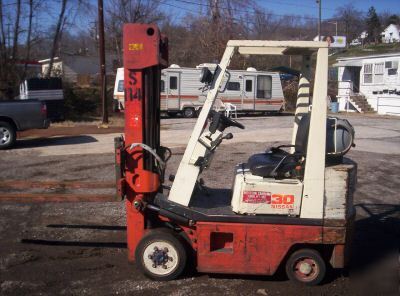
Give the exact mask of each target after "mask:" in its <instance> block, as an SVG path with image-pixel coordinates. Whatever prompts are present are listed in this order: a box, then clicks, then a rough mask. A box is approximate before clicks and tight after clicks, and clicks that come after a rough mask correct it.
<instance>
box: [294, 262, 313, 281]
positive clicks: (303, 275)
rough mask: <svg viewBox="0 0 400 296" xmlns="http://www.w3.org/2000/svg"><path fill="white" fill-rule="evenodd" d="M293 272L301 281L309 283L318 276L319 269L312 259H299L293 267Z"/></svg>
mask: <svg viewBox="0 0 400 296" xmlns="http://www.w3.org/2000/svg"><path fill="white" fill-rule="evenodd" d="M294 272H295V274H296V276H297V278H298V279H299V280H301V281H305V282H308V281H311V280H313V279H315V278H316V277H317V276H318V274H319V268H318V266H317V264H316V262H315V261H314V260H313V259H312V258H301V259H299V260H298V261H297V262H296V264H295V265H294Z"/></svg>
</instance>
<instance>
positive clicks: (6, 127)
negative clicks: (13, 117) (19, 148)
mask: <svg viewBox="0 0 400 296" xmlns="http://www.w3.org/2000/svg"><path fill="white" fill-rule="evenodd" d="M16 140H17V131H16V130H15V127H14V126H13V125H12V124H10V123H8V122H6V121H0V150H1V149H8V148H11V147H12V146H14V144H15V141H16Z"/></svg>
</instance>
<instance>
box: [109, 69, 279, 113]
mask: <svg viewBox="0 0 400 296" xmlns="http://www.w3.org/2000/svg"><path fill="white" fill-rule="evenodd" d="M203 67H208V68H209V69H213V68H214V69H215V64H201V65H199V66H197V67H196V68H183V67H179V66H178V65H171V66H170V67H169V68H167V69H164V70H162V75H161V111H163V112H167V113H168V114H170V115H175V114H177V113H183V115H184V116H185V117H194V116H195V115H196V114H197V113H198V111H199V110H200V109H201V107H202V106H203V104H204V101H205V99H206V96H207V92H208V89H207V88H205V85H204V84H203V83H201V82H200V81H199V76H200V73H201V69H202V68H203ZM123 77H124V72H123V68H119V69H118V71H117V76H116V79H115V86H114V103H115V105H114V106H115V109H119V110H123V107H124V86H123V85H124V84H123ZM226 81H228V82H227V83H226ZM218 98H219V99H220V100H221V102H222V104H221V105H222V106H218V107H220V108H222V109H223V108H224V104H226V103H230V104H233V105H235V106H236V110H238V111H242V112H254V111H256V112H260V111H261V112H280V111H282V110H283V108H284V96H283V91H282V85H281V80H280V76H279V73H276V72H264V71H257V70H256V69H254V68H248V69H247V70H230V71H229V72H228V75H226V77H225V83H223V87H222V89H221V92H220V93H219V97H218Z"/></svg>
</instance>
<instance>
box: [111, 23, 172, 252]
mask: <svg viewBox="0 0 400 296" xmlns="http://www.w3.org/2000/svg"><path fill="white" fill-rule="evenodd" d="M123 36H124V38H123V49H124V56H123V57H124V89H125V138H124V139H121V138H119V139H118V138H117V139H116V148H117V149H116V158H117V159H116V163H117V164H119V166H117V172H116V173H117V174H116V175H117V192H118V197H119V199H123V198H126V210H127V236H128V238H127V241H128V251H129V252H128V257H129V258H130V259H133V256H134V254H133V252H134V250H135V248H136V245H137V243H138V238H140V235H139V236H138V234H139V233H142V234H143V233H144V229H145V225H146V221H145V217H144V214H143V211H140V209H141V206H142V205H143V204H145V203H146V202H151V201H152V199H153V198H154V196H155V194H156V193H157V192H158V191H159V188H160V185H161V183H162V181H163V180H162V178H163V171H162V169H160V167H159V166H158V165H157V160H156V159H155V158H157V155H160V154H162V153H161V151H162V148H161V147H160V81H161V69H163V68H166V67H167V66H168V41H167V39H166V38H165V37H164V36H162V35H161V33H160V31H159V29H158V27H157V26H156V25H154V24H125V25H124V28H123ZM133 233H136V235H133Z"/></svg>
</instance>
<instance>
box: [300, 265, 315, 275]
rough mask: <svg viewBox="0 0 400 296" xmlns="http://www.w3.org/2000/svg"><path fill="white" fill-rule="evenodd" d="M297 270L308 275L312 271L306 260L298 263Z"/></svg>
mask: <svg viewBox="0 0 400 296" xmlns="http://www.w3.org/2000/svg"><path fill="white" fill-rule="evenodd" d="M299 270H300V272H301V273H304V274H306V275H309V274H310V273H311V271H312V266H311V265H310V264H309V263H307V262H303V263H301V264H300V267H299Z"/></svg>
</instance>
